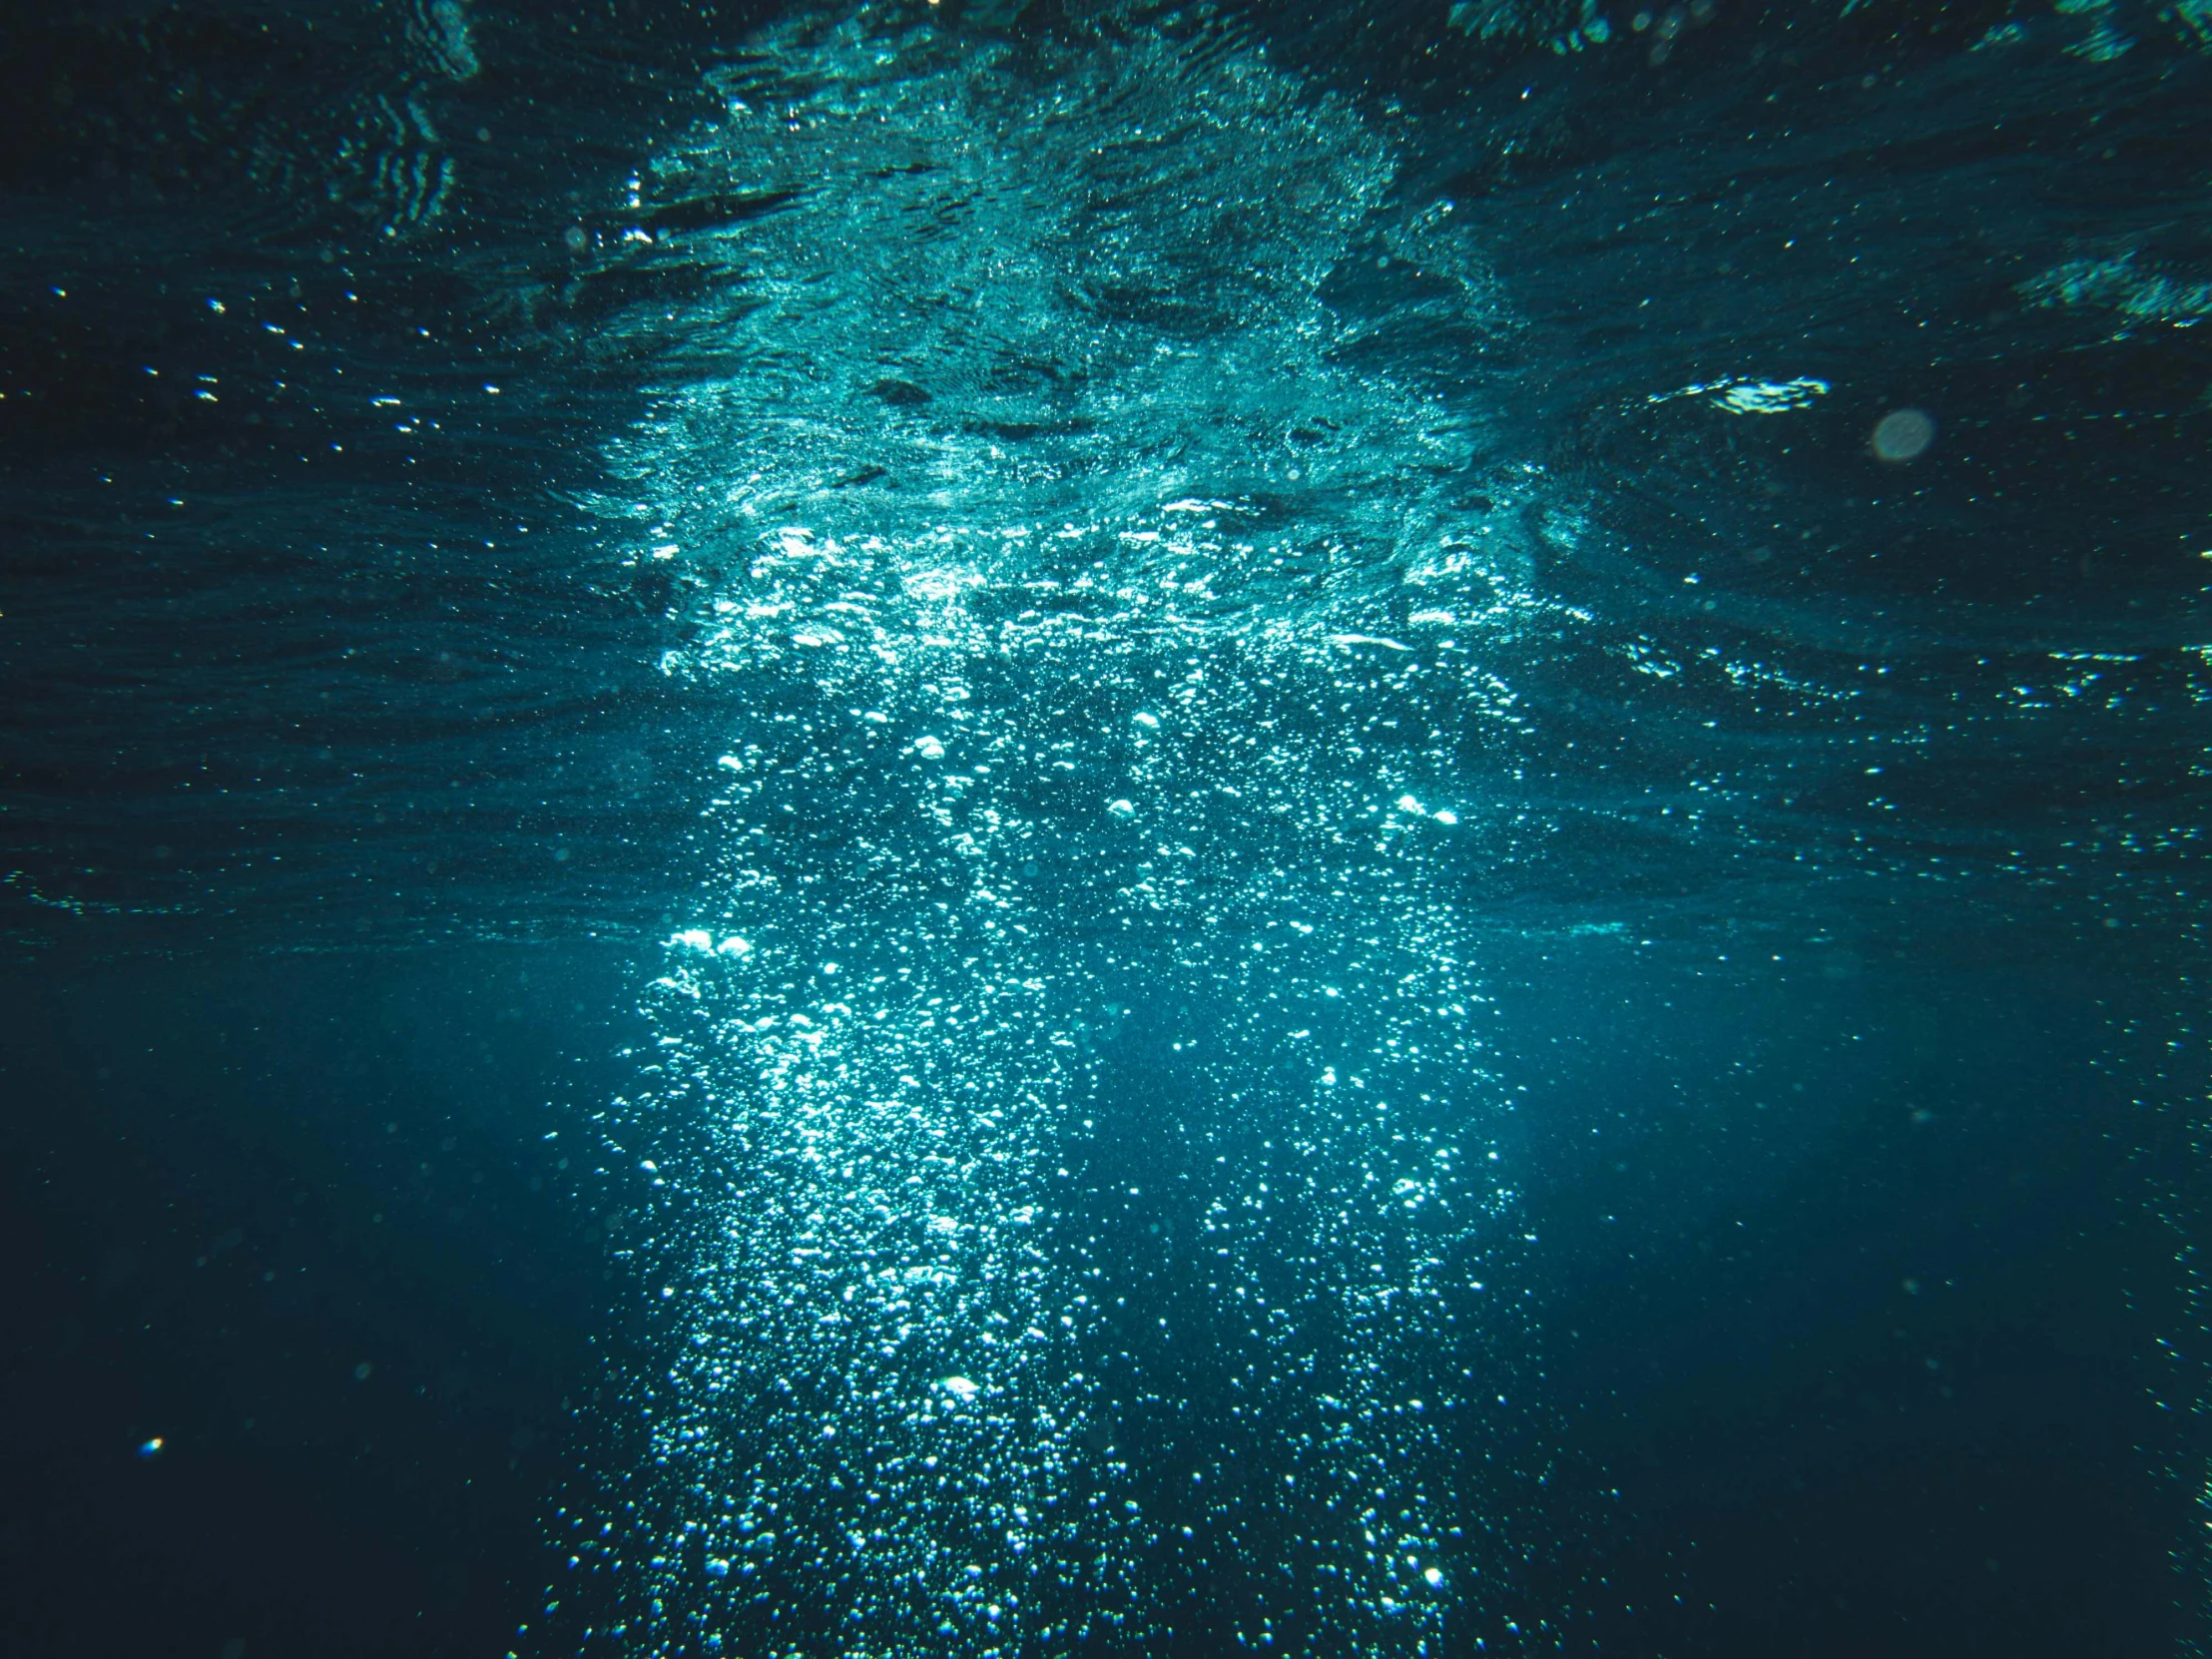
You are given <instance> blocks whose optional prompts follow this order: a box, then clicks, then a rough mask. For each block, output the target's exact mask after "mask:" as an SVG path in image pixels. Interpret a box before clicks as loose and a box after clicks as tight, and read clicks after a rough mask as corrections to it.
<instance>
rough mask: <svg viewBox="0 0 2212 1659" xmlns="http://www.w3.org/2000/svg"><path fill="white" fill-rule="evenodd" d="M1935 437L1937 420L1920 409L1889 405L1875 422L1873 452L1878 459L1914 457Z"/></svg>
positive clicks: (1900, 459)
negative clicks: (1897, 407)
mask: <svg viewBox="0 0 2212 1659" xmlns="http://www.w3.org/2000/svg"><path fill="white" fill-rule="evenodd" d="M1935 441H1936V422H1935V421H1934V420H1933V419H1932V418H1931V417H1930V416H1928V415H1926V414H1924V413H1922V412H1921V411H1920V410H1919V409H1892V410H1891V411H1890V412H1889V413H1888V414H1886V415H1884V416H1883V417H1882V419H1881V420H1880V421H1878V422H1877V423H1876V424H1875V429H1874V452H1875V457H1876V459H1878V460H1884V461H1911V460H1917V459H1919V458H1920V457H1921V456H1922V455H1925V454H1926V453H1928V446H1929V445H1930V444H1932V443H1934V442H1935Z"/></svg>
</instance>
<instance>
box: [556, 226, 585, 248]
mask: <svg viewBox="0 0 2212 1659" xmlns="http://www.w3.org/2000/svg"><path fill="white" fill-rule="evenodd" d="M561 241H562V242H563V243H564V244H566V245H567V248H568V251H569V252H570V253H571V254H581V253H582V252H583V251H584V250H585V249H587V248H589V247H590V246H591V233H590V232H589V231H587V230H585V229H584V228H583V227H582V226H581V225H571V226H570V227H569V228H568V229H567V230H565V231H563V232H562V233H561Z"/></svg>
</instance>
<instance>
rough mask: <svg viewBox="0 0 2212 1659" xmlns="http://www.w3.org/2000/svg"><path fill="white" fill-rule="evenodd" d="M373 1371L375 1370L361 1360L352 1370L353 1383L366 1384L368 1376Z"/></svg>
mask: <svg viewBox="0 0 2212 1659" xmlns="http://www.w3.org/2000/svg"><path fill="white" fill-rule="evenodd" d="M374 1369H375V1368H374V1367H372V1366H371V1365H369V1363H368V1362H367V1361H366V1360H363V1361H362V1362H361V1363H360V1364H359V1365H357V1366H355V1367H354V1368H353V1381H354V1382H356V1383H366V1382H367V1381H368V1374H369V1373H370V1372H371V1371H372V1370H374Z"/></svg>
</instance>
